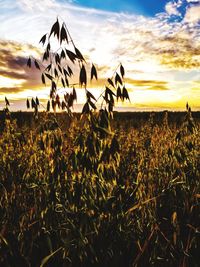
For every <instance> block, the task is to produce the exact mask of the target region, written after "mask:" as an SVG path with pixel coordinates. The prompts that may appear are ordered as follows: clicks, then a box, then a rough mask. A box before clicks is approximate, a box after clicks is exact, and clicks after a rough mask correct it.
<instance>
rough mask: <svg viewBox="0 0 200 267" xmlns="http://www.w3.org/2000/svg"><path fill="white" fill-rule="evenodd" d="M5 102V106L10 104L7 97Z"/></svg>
mask: <svg viewBox="0 0 200 267" xmlns="http://www.w3.org/2000/svg"><path fill="white" fill-rule="evenodd" d="M5 102H6V106H10V103H9V101H8V99H7V97H5Z"/></svg>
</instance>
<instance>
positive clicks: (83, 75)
mask: <svg viewBox="0 0 200 267" xmlns="http://www.w3.org/2000/svg"><path fill="white" fill-rule="evenodd" d="M79 83H80V85H81V86H82V85H83V84H85V86H86V85H87V74H86V70H85V66H84V65H82V67H81V70H80V76H79Z"/></svg>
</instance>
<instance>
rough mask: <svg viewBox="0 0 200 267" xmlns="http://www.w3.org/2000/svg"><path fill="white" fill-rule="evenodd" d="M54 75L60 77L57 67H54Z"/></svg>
mask: <svg viewBox="0 0 200 267" xmlns="http://www.w3.org/2000/svg"><path fill="white" fill-rule="evenodd" d="M54 75H55V77H58V71H57V69H56V68H55V69H54Z"/></svg>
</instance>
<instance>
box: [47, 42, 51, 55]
mask: <svg viewBox="0 0 200 267" xmlns="http://www.w3.org/2000/svg"><path fill="white" fill-rule="evenodd" d="M50 49H51V45H50V43H48V45H47V49H46V51H47V52H48V53H49V51H50Z"/></svg>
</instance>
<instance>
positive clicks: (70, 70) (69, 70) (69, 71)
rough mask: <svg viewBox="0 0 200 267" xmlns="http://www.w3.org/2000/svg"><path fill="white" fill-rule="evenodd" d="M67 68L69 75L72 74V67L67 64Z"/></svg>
mask: <svg viewBox="0 0 200 267" xmlns="http://www.w3.org/2000/svg"><path fill="white" fill-rule="evenodd" d="M67 70H68V73H69V76H70V77H71V76H72V75H73V71H72V69H71V68H70V67H69V66H67Z"/></svg>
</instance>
